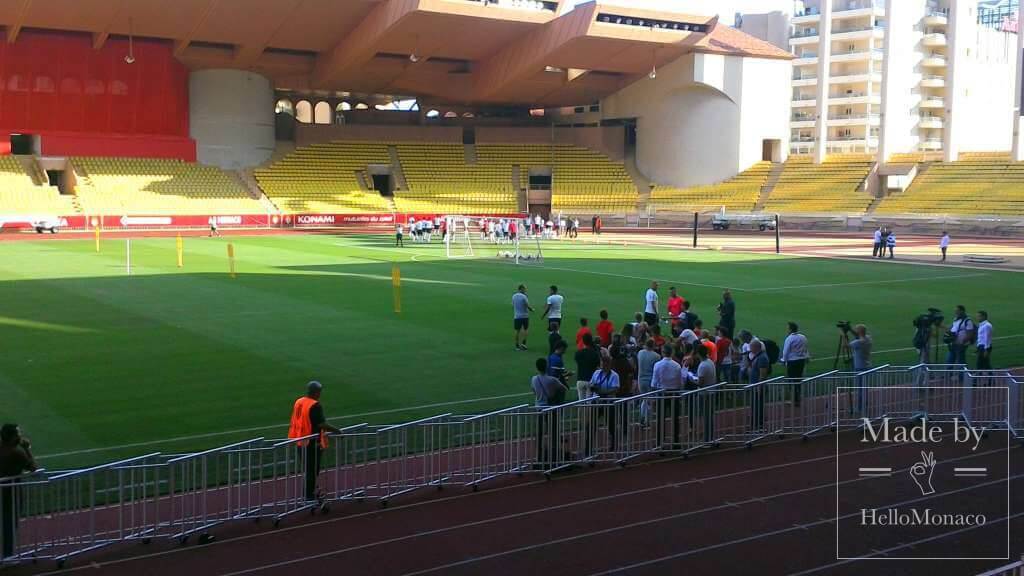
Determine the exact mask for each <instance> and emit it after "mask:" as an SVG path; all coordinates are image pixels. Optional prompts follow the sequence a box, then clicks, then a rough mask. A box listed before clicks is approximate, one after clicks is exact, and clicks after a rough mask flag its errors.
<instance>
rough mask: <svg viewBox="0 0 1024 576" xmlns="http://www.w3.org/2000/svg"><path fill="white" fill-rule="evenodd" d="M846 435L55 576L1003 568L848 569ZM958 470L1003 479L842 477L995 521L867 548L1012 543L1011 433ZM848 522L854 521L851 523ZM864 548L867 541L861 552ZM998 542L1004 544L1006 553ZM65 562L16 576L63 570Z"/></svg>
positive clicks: (860, 487)
mask: <svg viewBox="0 0 1024 576" xmlns="http://www.w3.org/2000/svg"><path fill="white" fill-rule="evenodd" d="M858 439H859V437H858V436H856V435H855V434H851V433H845V434H842V435H841V436H840V438H839V441H840V442H841V444H842V449H843V453H844V454H846V455H855V456H856V458H857V461H856V462H857V464H859V465H875V466H883V465H893V464H894V463H896V464H900V465H902V464H906V465H908V466H909V465H910V464H911V463H912V462H913V461H914V458H916V454H917V452H918V450H919V447H918V446H906V445H902V446H896V447H874V448H867V449H865V448H863V447H862V446H863V445H861V444H859V443H858V442H857V440H858ZM836 448H837V444H836V442H835V441H834V439H833V437H830V436H822V437H819V438H816V439H813V440H812V441H811V442H809V443H806V444H801V443H799V442H796V441H786V442H778V443H774V444H770V445H764V446H759V447H756V448H755V449H754V450H753V451H751V452H746V451H744V450H742V449H720V450H718V451H711V452H706V453H702V454H700V455H698V456H697V457H695V458H691V459H690V460H682V459H679V458H655V459H652V460H650V461H648V462H645V463H641V464H637V465H634V466H631V467H629V468H626V469H618V468H594V469H581V470H579V471H577V472H575V473H571V474H566V475H562V476H556V477H555V478H554V479H553V480H551V481H544V480H542V479H538V478H537V477H534V476H524V477H522V478H510V479H508V480H506V481H504V482H501V483H497V484H494V485H490V486H489V487H486V488H485V489H484V490H481V491H480V492H477V493H472V492H469V491H463V490H448V491H434V490H424V491H421V492H419V493H414V494H411V495H409V496H406V497H404V498H402V499H396V500H394V501H392V504H391V507H390V508H386V509H381V508H379V507H378V506H377V505H376V504H373V503H368V502H367V503H346V504H335V505H334V510H333V511H332V512H331V514H330V515H328V516H315V517H310V516H303V517H301V518H299V517H296V518H292V519H290V520H286V523H285V524H283V525H282V526H281V527H279V528H277V529H274V528H272V527H271V526H270V525H269V524H267V523H261V524H256V523H251V524H250V523H241V524H236V525H232V526H228V527H225V528H223V529H221V530H219V531H215V535H216V536H217V538H218V539H217V541H216V542H214V543H212V544H207V545H205V546H200V545H196V544H190V545H187V546H184V547H178V546H176V545H173V544H171V543H169V542H163V541H162V542H154V543H153V544H150V545H149V546H144V545H142V544H138V545H132V546H126V547H123V548H120V549H110V550H106V551H103V552H101V553H98V554H94V555H92V556H88V557H84V558H80V559H77V560H76V561H75V563H74V564H72V565H71V566H69V567H67V568H65V569H64V570H61V571H59V572H57V573H60V574H66V573H78V572H84V573H86V574H103V575H108V574H109V575H115V576H117V575H136V574H147V575H155V576H161V575H171V574H175V575H178V574H188V575H189V576H200V575H206V574H218V575H226V574H231V575H241V574H274V575H275V576H282V575H288V574H310V573H319V574H333V573H338V574H357V575H363V574H366V575H382V576H383V575H405V576H412V575H420V574H432V575H435V574H436V575H455V576H461V575H473V574H487V575H489V576H491V575H493V576H498V575H505V574H508V575H516V576H522V575H523V574H558V575H559V576H569V575H597V574H631V575H632V574H637V575H648V574H650V575H662V574H693V575H704V574H709V575H711V574H757V575H759V576H770V575H776V574H779V575H782V574H825V575H831V574H836V575H847V574H850V575H852V574H868V573H869V574H872V575H873V576H874V575H878V574H901V575H903V574H906V575H915V574H921V575H925V574H927V575H929V576H934V575H945V574H949V575H963V574H976V573H978V572H981V571H983V570H986V569H989V568H992V567H995V566H998V565H1002V564H1005V563H1006V562H1005V561H942V562H937V561H913V562H907V561H895V560H890V561H884V560H883V561H864V560H861V561H856V562H845V563H844V562H842V561H838V560H836V540H835V538H836V532H835V531H836V526H835V522H834V520H835V516H836V512H835V511H836V509H835V506H836V500H835V498H836V459H835V453H836ZM1010 455H1011V456H1012V457H1013V458H1011V464H1012V466H1011V468H1010V471H1009V474H1010V478H1011V482H1012V487H1013V489H1014V492H1016V494H1014V493H1011V495H1012V500H1011V504H1012V506H1011V510H1010V525H1011V528H1012V530H1013V534H1014V536H1015V538H1016V539H1015V540H1014V541H1012V544H1011V549H1012V551H1011V556H1015V557H1019V556H1020V554H1021V552H1022V551H1024V542H1022V541H1021V539H1020V534H1021V533H1022V531H1024V496H1022V495H1021V490H1022V489H1024V481H1022V480H1021V479H1022V478H1024V465H1018V464H1017V463H1016V462H1015V461H1016V460H1020V457H1021V455H1024V450H1020V448H1019V447H1018V446H1017V445H1016V444H1013V448H1011V450H1010ZM936 456H937V458H938V459H939V461H940V462H942V463H943V464H944V465H947V466H952V465H953V463H954V462H955V465H958V466H982V465H985V466H989V467H990V468H991V469H992V470H994V471H998V470H1000V469H1001V470H1002V472H1001V473H995V472H994V474H995V475H994V476H993V477H992V478H989V479H987V480H986V481H983V482H977V481H976V482H974V483H972V484H967V485H965V486H964V487H960V488H955V487H952V486H949V485H948V482H947V486H945V487H944V488H945V489H944V490H940V491H939V492H938V493H937V494H935V495H934V496H931V497H927V498H925V497H922V496H921V493H920V491H918V490H917V489H916V488H914V487H913V485H912V484H910V483H909V482H908V481H906V478H905V477H904V476H903V475H902V474H903V473H902V472H901V471H900V470H897V472H898V474H897V476H894V478H892V479H887V480H881V481H880V480H878V479H861V478H857V474H856V470H855V469H854V470H853V471H852V472H850V471H848V470H845V469H844V471H843V473H841V475H840V487H841V489H842V490H847V489H850V490H856V491H857V492H856V493H857V494H858V495H859V496H862V497H863V498H865V499H867V500H868V501H870V502H871V503H872V504H874V505H882V504H890V505H891V504H895V503H902V504H906V505H911V504H918V503H923V504H926V505H929V506H932V507H941V505H942V503H943V502H945V503H947V504H948V503H949V502H950V501H951V500H955V501H956V502H958V503H966V504H968V505H970V507H971V509H972V510H979V511H982V510H983V511H984V513H986V514H987V515H988V518H989V524H988V525H986V526H985V527H983V528H978V529H972V530H963V529H960V528H942V529H941V530H940V531H938V532H934V535H933V536H930V537H928V538H927V539H924V538H921V539H918V540H917V541H915V540H913V539H907V538H903V539H900V538H898V537H896V538H888V537H879V540H880V541H879V542H865V543H864V545H866V546H867V548H866V549H868V550H876V551H877V552H876V554H877V557H880V558H884V557H885V556H886V555H887V554H888V555H900V554H904V553H907V552H908V551H916V552H918V553H920V554H922V555H927V556H966V555H971V554H975V555H977V554H978V553H983V552H985V551H986V550H989V549H992V545H993V543H999V542H1003V543H1005V527H1006V525H1005V521H1004V522H1002V523H1001V522H1000V521H999V520H1000V519H1002V518H1005V517H1006V516H1007V513H1006V509H1005V507H1004V506H1005V502H1000V503H999V505H998V506H993V505H990V504H988V502H989V501H990V500H991V496H992V495H993V492H992V490H993V489H996V490H1003V489H1005V478H1006V474H1007V472H1006V467H1007V464H1006V463H1007V451H1006V437H1005V435H1002V434H992V435H991V436H990V438H989V439H988V440H987V441H986V442H984V443H982V445H981V447H979V449H978V450H977V452H975V453H973V454H970V455H964V454H963V453H962V452H956V453H951V452H949V450H946V452H943V448H942V447H940V448H937V449H936ZM844 526H846V524H844ZM858 544H859V542H858ZM997 548H998V546H997ZM52 566H53V565H52V564H49V563H40V564H39V565H37V566H34V567H24V568H18V569H16V570H13V571H11V573H12V574H27V573H32V572H35V573H38V572H41V571H45V570H52Z"/></svg>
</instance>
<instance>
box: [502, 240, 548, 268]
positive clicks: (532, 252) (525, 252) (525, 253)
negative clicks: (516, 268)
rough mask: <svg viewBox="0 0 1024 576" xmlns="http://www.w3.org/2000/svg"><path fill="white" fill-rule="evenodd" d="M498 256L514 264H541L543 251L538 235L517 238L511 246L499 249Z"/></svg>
mask: <svg viewBox="0 0 1024 576" xmlns="http://www.w3.org/2000/svg"><path fill="white" fill-rule="evenodd" d="M498 258H500V259H502V260H506V261H509V262H515V263H516V264H542V263H543V262H544V253H543V251H541V247H540V236H539V235H538V236H532V237H530V238H521V239H517V240H516V241H515V242H514V243H513V244H512V245H511V246H504V247H503V249H502V250H499V251H498Z"/></svg>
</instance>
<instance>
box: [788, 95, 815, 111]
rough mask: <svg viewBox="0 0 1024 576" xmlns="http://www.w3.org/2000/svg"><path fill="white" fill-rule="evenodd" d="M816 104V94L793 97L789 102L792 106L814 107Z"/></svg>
mask: <svg viewBox="0 0 1024 576" xmlns="http://www.w3.org/2000/svg"><path fill="white" fill-rule="evenodd" d="M817 105H818V98H817V97H816V96H807V97H803V98H794V99H793V101H792V102H790V106H792V107H793V108H814V107H815V106H817Z"/></svg>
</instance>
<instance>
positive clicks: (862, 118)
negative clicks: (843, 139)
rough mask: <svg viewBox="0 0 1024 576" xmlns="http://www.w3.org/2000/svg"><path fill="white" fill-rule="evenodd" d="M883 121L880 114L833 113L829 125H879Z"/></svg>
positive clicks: (829, 118)
mask: <svg viewBox="0 0 1024 576" xmlns="http://www.w3.org/2000/svg"><path fill="white" fill-rule="evenodd" d="M881 123H882V118H881V116H879V115H878V114H867V113H860V114H858V113H854V114H833V115H831V116H829V117H828V125H829V126H863V125H865V124H870V125H872V126H878V125H880V124H881Z"/></svg>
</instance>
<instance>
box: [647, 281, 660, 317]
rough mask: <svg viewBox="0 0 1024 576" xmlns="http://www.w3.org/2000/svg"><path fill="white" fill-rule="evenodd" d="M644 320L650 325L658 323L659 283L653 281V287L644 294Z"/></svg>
mask: <svg viewBox="0 0 1024 576" xmlns="http://www.w3.org/2000/svg"><path fill="white" fill-rule="evenodd" d="M644 303H645V307H644V322H646V323H647V325H648V326H657V325H658V283H657V282H651V287H650V288H648V289H647V293H646V294H645V295H644Z"/></svg>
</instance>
